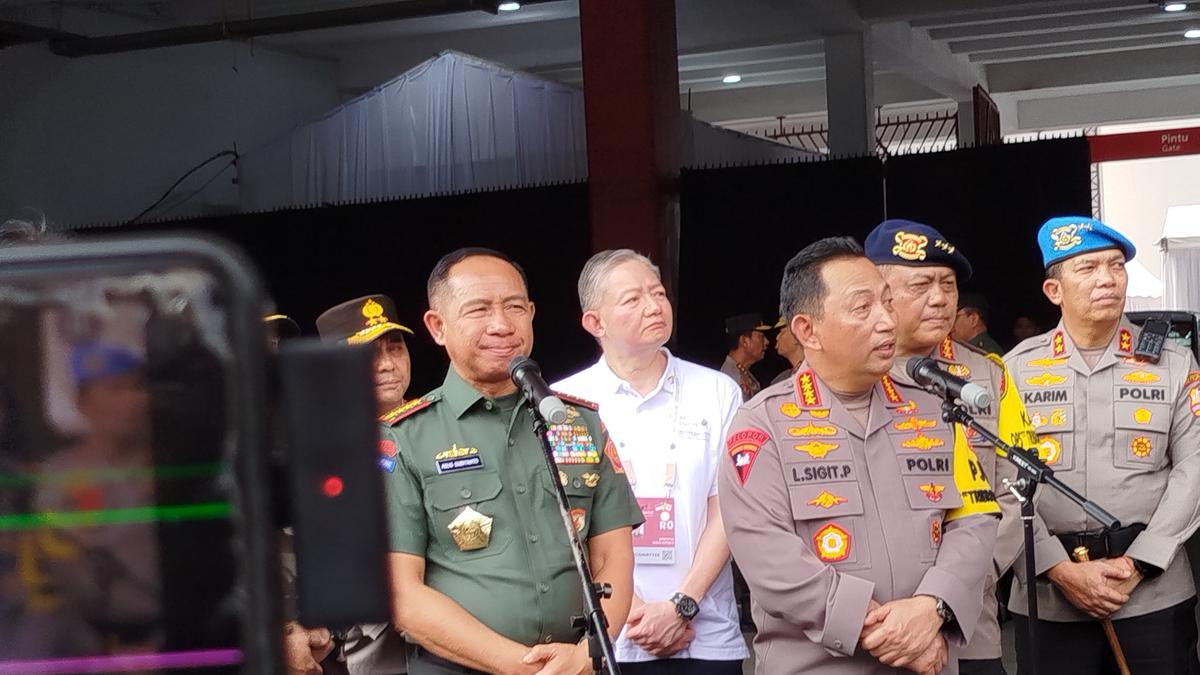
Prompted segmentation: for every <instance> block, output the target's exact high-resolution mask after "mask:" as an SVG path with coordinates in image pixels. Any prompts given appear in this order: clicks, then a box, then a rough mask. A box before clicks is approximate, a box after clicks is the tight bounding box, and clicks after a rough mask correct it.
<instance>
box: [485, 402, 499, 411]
mask: <svg viewBox="0 0 1200 675" xmlns="http://www.w3.org/2000/svg"><path fill="white" fill-rule="evenodd" d="M483 407H484V408H485V409H487V410H491V409H492V408H495V407H496V404H495V403H492V402H491V401H484V402H483Z"/></svg>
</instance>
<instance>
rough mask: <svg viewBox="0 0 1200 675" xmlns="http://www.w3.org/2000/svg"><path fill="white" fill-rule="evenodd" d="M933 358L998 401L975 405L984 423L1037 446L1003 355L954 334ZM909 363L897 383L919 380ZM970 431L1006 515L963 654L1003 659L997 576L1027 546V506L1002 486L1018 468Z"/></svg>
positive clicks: (898, 367)
mask: <svg viewBox="0 0 1200 675" xmlns="http://www.w3.org/2000/svg"><path fill="white" fill-rule="evenodd" d="M929 357H930V358H932V359H934V360H935V361H937V362H938V365H939V366H940V367H941V368H942V370H945V371H947V372H949V373H952V374H954V375H957V376H959V377H961V378H964V379H966V380H967V381H969V382H974V383H975V384H977V385H979V386H980V387H983V388H984V389H985V390H987V392H988V393H989V394H991V395H992V404H991V405H989V406H988V407H987V408H983V409H971V410H970V412H971V414H972V415H973V416H974V417H975V420H976V421H978V422H979V423H980V425H981V426H983V427H984V428H985V429H988V430H990V431H992V432H993V433H995V434H996V435H998V436H1000V438H1001V439H1002V440H1005V441H1007V442H1008V443H1010V444H1013V445H1020V446H1021V447H1025V448H1032V447H1034V446H1035V445H1037V437H1036V436H1035V435H1034V434H1033V428H1032V426H1031V425H1030V422H1029V415H1028V414H1026V412H1025V405H1024V403H1022V402H1021V394H1020V392H1019V391H1018V389H1017V386H1016V384H1015V383H1014V382H1013V381H1012V378H1011V377H1009V375H1008V372H1007V370H1006V369H1005V368H1004V363H1003V361H1000V357H998V356H991V357H989V356H988V355H987V354H986V353H985V352H983V351H982V350H980V349H978V348H976V347H974V346H972V345H968V344H963V343H961V342H958V341H956V340H952V339H951V338H950V337H948V336H947V337H946V339H945V340H943V341H942V342H941V344H939V345H938V346H937V347H934V349H933V350H932V351H931V352H930V354H929ZM907 362H908V359H897V360H896V364H895V365H894V366H892V370H891V373H890V374H891V377H892V379H894V380H895V381H896V382H899V383H901V384H906V385H913V382H912V379H911V378H910V377H909V376H908V373H907V372H906V370H905V368H906V365H907ZM966 434H967V440H968V442H969V443H970V444H971V449H972V450H973V451H974V452H975V455H976V458H977V459H978V460H979V465H980V466H982V467H983V471H984V473H985V474H987V476H988V478H989V479H990V482H991V484H992V486H993V487H994V488H995V489H996V497H997V501H998V502H999V504H1000V510H1001V513H1002V514H1003V520H1002V521H1001V523H1000V529H999V532H998V534H997V536H996V549H995V551H994V552H993V555H992V569H990V570H989V571H988V575H987V578H986V579H985V581H984V587H983V610H982V612H981V613H980V615H979V623H978V624H976V626H975V635H974V636H973V637H972V638H971V642H970V644H968V645H967V646H966V648H964V649H963V650H962V652H961V654H960V656H961V658H964V659H972V660H978V659H998V658H1000V657H1001V650H1000V622H999V620H997V618H996V610H997V601H996V579H998V578H999V577H1001V576H1003V575H1004V573H1005V572H1006V571H1007V570H1008V568H1009V567H1011V566H1012V563H1013V561H1014V560H1016V558H1017V556H1018V555H1019V554H1020V552H1021V546H1022V539H1021V536H1022V534H1021V521H1020V517H1021V515H1020V511H1021V506H1020V504H1018V503H1017V500H1016V498H1015V497H1013V495H1012V494H1011V493H1009V492H1008V491H1007V490H1003V489H1002V487H1001V486H1003V484H1004V483H1003V480H1004V479H1005V478H1008V479H1009V480H1015V479H1016V477H1017V470H1016V467H1014V466H1013V465H1012V464H1010V463H1009V462H1008V461H1006V460H1004V459H1000V458H998V457H997V456H996V450H995V448H994V447H993V446H992V444H990V443H988V442H987V441H986V440H984V438H983V437H982V436H980V435H978V434H976V433H975V432H974V430H972V429H967V430H966Z"/></svg>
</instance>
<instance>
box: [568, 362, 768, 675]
mask: <svg viewBox="0 0 1200 675" xmlns="http://www.w3.org/2000/svg"><path fill="white" fill-rule="evenodd" d="M663 353H664V354H666V357H667V367H666V370H664V371H663V375H662V378H661V379H660V380H659V382H658V384H657V386H655V388H654V390H653V391H651V392H650V393H649V394H647V395H646V396H644V397H643V396H641V395H639V394H638V393H637V391H635V390H634V389H633V387H631V386H630V385H629V384H628V383H626V382H624V381H623V380H621V379H620V378H618V377H617V376H616V375H615V374H613V372H612V370H610V369H609V367H608V364H607V363H605V361H604V357H601V358H600V360H599V361H598V362H597V363H596V364H595V365H593V366H591V367H590V368H587V369H586V370H583V371H581V372H579V373H576V374H574V375H572V376H570V377H568V378H566V379H565V380H562V381H561V382H557V383H555V384H554V385H553V387H552V388H553V389H555V390H557V391H561V392H563V393H564V394H571V395H574V396H578V397H580V398H583V399H587V400H589V401H593V402H595V403H597V404H598V405H599V406H600V419H601V421H603V422H604V425H605V427H607V428H608V433H609V437H610V438H612V440H613V443H615V444H616V446H617V450H618V453H619V454H620V457H621V463H622V464H623V465H624V466H625V473H626V477H628V478H629V480H630V483H631V484H632V485H633V492H634V494H635V495H636V496H637V497H639V498H647V499H653V498H662V497H670V498H671V499H673V500H674V511H675V516H674V523H675V561H676V562H675V563H674V564H670V565H650V564H642V563H636V564H635V565H634V569H633V583H634V592H635V593H636V594H637V596H638V597H640V598H641V599H643V600H645V601H646V602H657V601H660V600H670V599H671V596H672V595H674V594H675V592H676V591H678V590H679V584H681V583H682V582H683V579H684V577H685V576H686V575H687V571H688V569H690V568H691V565H692V559H693V558H694V557H695V552H696V546H697V545H698V544H699V542H700V535H701V533H703V532H704V526H705V524H706V523H707V522H708V498H709V497H710V496H713V495H716V494H717V468H718V467H719V466H720V462H721V461H722V458H723V457H724V456H725V437H726V435H727V433H728V431H729V424H730V422H731V421H732V420H733V415H734V413H735V412H737V409H738V406H740V405H741V403H742V390H741V388H740V387H738V385H737V383H735V382H734V381H733V380H731V379H729V377H727V376H726V375H724V374H722V373H720V372H718V371H715V370H712V369H711V368H705V367H704V366H700V365H697V364H694V363H690V362H688V361H684V360H681V359H677V358H675V356H673V355H672V354H671V352H670V351H668V350H666V349H663ZM671 464H674V465H675V478H674V481H673V485H668V484H669V483H671V481H670V479H669V478H668V476H667V474H668V467H669V466H670V465H671ZM692 628H693V629H694V630H695V631H696V637H695V639H694V640H692V643H691V645H690V646H689V647H688V648H687V649H684V650H682V651H680V652H678V653H676V654H675V655H673V656H672V657H671V658H691V659H702V660H706V661H735V660H740V659H744V658H746V657H747V656H748V653H747V651H746V643H745V640H744V639H743V638H742V633H741V628H740V624H739V623H738V615H737V604H736V602H735V601H734V597H733V574H732V572H731V571H730V568H729V563H725V567H724V568H723V569H722V570H721V573H720V574H719V575H718V576H717V578H716V580H715V581H713V584H712V586H711V587H709V589H708V592H707V593H706V594H705V595H704V598H703V600H701V601H700V613H699V614H697V615H696V618H695V619H693V620H692ZM616 649H617V660H618V661H622V662H629V661H651V660H654V659H655V658H656V657H654V656H651V655H650V654H647V653H646V652H644V651H642V649H641V648H640V647H638V646H637V645H636V644H634V643H633V642H632V641H630V640H627V639H626V638H625V634H624V632H623V631H622V634H621V635H620V637H619V638H618V639H617V644H616Z"/></svg>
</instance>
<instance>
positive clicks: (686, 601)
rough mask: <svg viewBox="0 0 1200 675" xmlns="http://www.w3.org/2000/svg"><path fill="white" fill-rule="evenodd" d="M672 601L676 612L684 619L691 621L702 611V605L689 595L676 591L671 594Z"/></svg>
mask: <svg viewBox="0 0 1200 675" xmlns="http://www.w3.org/2000/svg"><path fill="white" fill-rule="evenodd" d="M671 602H672V603H673V604H674V605H675V613H676V614H677V615H679V618H681V619H683V620H684V621H691V620H692V619H694V618H696V615H697V614H699V613H700V605H699V604H697V603H696V601H695V600H694V599H693V598H692V597H691V596H689V595H684V594H683V593H676V594H675V595H672V596H671Z"/></svg>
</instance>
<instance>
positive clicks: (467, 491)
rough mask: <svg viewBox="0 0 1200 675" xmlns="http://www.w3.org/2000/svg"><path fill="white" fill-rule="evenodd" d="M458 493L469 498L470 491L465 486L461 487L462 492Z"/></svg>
mask: <svg viewBox="0 0 1200 675" xmlns="http://www.w3.org/2000/svg"><path fill="white" fill-rule="evenodd" d="M458 494H459V495H461V496H462V498H463V499H470V498H471V491H470V490H468V489H467V488H463V489H462V492H460V493H458Z"/></svg>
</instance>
